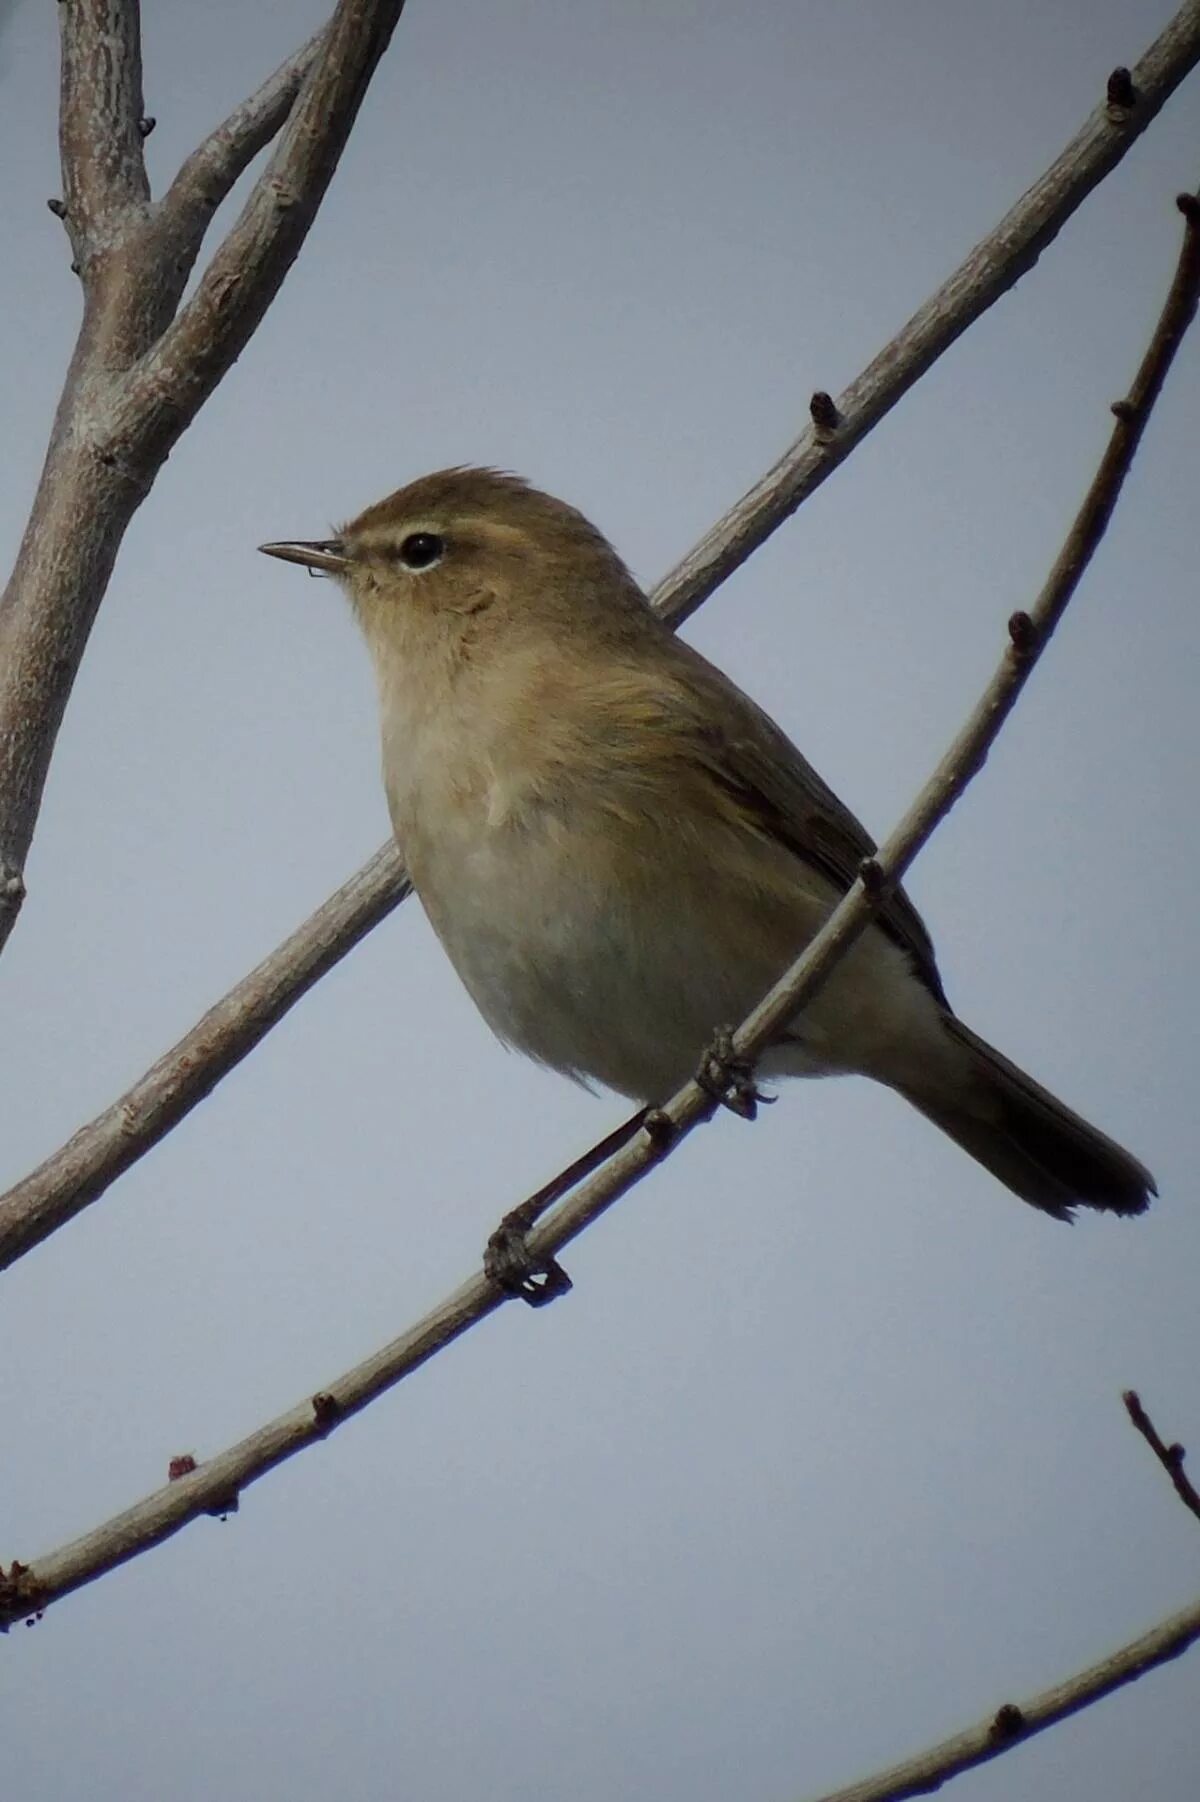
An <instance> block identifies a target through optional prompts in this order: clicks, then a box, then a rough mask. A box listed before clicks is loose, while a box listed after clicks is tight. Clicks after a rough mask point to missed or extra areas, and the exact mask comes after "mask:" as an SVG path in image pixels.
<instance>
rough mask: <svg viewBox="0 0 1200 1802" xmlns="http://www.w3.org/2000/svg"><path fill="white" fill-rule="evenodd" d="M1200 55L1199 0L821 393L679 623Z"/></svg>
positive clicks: (959, 323) (719, 549)
mask: <svg viewBox="0 0 1200 1802" xmlns="http://www.w3.org/2000/svg"><path fill="white" fill-rule="evenodd" d="M1198 59H1200V0H1193V4H1190V5H1187V6H1183V7H1181V8H1180V10H1179V11H1178V12H1177V13H1176V15H1175V17H1174V18H1173V19H1172V20H1171V23H1170V24H1169V25H1168V26H1167V28H1166V30H1165V31H1164V32H1163V33H1162V34H1161V36H1160V37H1158V38H1156V39H1155V41H1154V43H1153V44H1151V46H1150V48H1149V49H1148V50H1147V51H1146V54H1145V55H1144V56H1143V57H1142V59H1141V61H1140V62H1139V63H1138V64H1137V65H1136V67H1135V68H1134V69H1133V70H1132V71H1130V70H1127V69H1122V70H1119V71H1117V72H1116V74H1117V75H1120V76H1122V77H1123V78H1124V79H1123V81H1117V80H1116V79H1115V78H1114V77H1110V79H1109V84H1108V92H1107V95H1106V98H1105V100H1104V101H1103V102H1102V104H1101V105H1100V106H1099V107H1097V109H1096V110H1095V112H1093V113H1092V114H1091V116H1090V117H1089V118H1088V119H1087V120H1086V121H1085V123H1084V124H1083V126H1082V127H1081V129H1080V130H1079V131H1078V132H1076V134H1075V136H1074V137H1073V138H1072V139H1071V142H1070V143H1069V144H1068V145H1067V147H1066V149H1065V150H1064V151H1063V152H1062V154H1061V155H1060V156H1058V157H1056V159H1055V160H1054V162H1053V163H1051V165H1050V167H1049V168H1048V169H1047V170H1046V173H1045V174H1044V175H1043V176H1041V177H1040V178H1039V179H1038V180H1037V181H1036V182H1035V183H1034V184H1033V186H1032V187H1031V188H1030V189H1029V190H1028V191H1027V192H1026V193H1024V194H1023V195H1022V196H1021V198H1020V200H1018V201H1017V203H1016V205H1015V206H1014V207H1012V208H1011V209H1010V211H1009V212H1007V213H1006V214H1005V216H1004V218H1003V219H1001V221H1000V223H999V225H997V226H996V228H995V230H994V231H992V232H989V234H988V236H987V237H986V238H984V239H983V240H982V241H981V242H980V243H979V244H977V245H976V246H975V249H974V250H973V251H972V252H971V254H970V256H968V257H967V259H966V261H965V262H964V263H961V264H960V265H959V267H958V268H957V269H956V270H955V271H954V274H953V275H952V276H951V277H950V278H949V280H948V281H946V282H944V283H943V284H942V286H941V287H940V288H939V289H938V291H937V293H936V294H934V295H932V296H931V298H930V299H929V300H927V301H926V302H925V304H924V306H922V307H921V308H919V310H918V311H917V312H916V313H914V314H913V316H912V318H911V319H910V320H909V322H908V324H907V325H906V326H905V327H904V328H903V330H901V331H900V332H898V333H897V334H896V336H895V337H894V338H893V339H892V341H891V343H890V344H887V345H885V346H884V348H883V350H881V351H880V353H879V355H878V356H877V357H876V358H875V360H874V362H873V363H870V364H869V365H868V366H867V368H866V369H864V370H863V372H862V374H861V375H860V376H858V377H856V379H855V380H854V381H853V382H852V383H851V384H850V386H849V387H848V388H847V389H846V391H845V393H844V394H842V395H841V396H840V397H839V398H838V400H837V401H836V402H835V401H833V400H832V399H831V397H830V396H829V395H827V394H824V393H821V394H818V395H815V396H814V403H815V404H814V419H813V424H812V426H811V427H810V428H809V430H808V431H806V432H805V433H804V434H803V435H802V436H801V437H800V438H798V439H797V440H796V442H795V444H793V445H792V446H791V448H790V449H789V450H787V451H785V452H784V454H783V456H782V457H781V458H780V460H779V462H778V463H776V464H775V466H774V468H772V469H770V470H768V471H767V473H766V475H765V476H763V477H762V479H761V481H759V482H757V483H756V484H755V486H754V487H753V488H752V489H751V490H750V491H749V493H748V494H746V495H745V496H744V497H743V498H742V500H741V501H739V502H738V504H737V506H736V507H734V508H732V509H731V510H730V511H729V512H728V513H727V514H726V515H725V517H724V519H722V520H721V521H720V522H719V523H718V524H717V525H716V526H714V528H713V530H712V531H711V532H710V533H709V534H708V536H707V537H706V538H702V539H701V540H700V543H699V544H698V545H697V546H696V548H695V550H693V551H692V552H691V553H690V554H689V556H687V557H686V558H685V559H684V561H683V562H682V563H680V564H678V565H677V566H676V568H675V569H673V570H672V571H671V573H670V575H669V576H668V577H667V582H668V584H669V585H670V587H671V591H672V593H673V595H674V597H675V602H674V605H675V617H676V618H677V619H680V620H682V619H687V618H688V617H689V615H690V614H691V613H692V612H693V611H694V610H695V608H696V607H698V606H699V604H700V602H701V601H702V600H703V599H704V598H705V596H706V595H708V594H710V593H711V592H712V589H713V587H714V586H715V584H716V583H717V582H722V581H724V579H725V577H726V576H728V575H730V574H732V572H733V571H734V570H735V569H738V568H739V567H740V566H741V564H743V563H744V562H745V561H746V558H747V557H748V556H749V555H750V553H751V552H752V551H753V550H755V549H757V547H758V546H759V545H760V544H761V543H762V542H763V541H764V539H766V538H767V537H769V535H770V534H771V532H773V531H774V529H775V527H776V526H777V525H779V524H780V522H781V521H782V520H784V519H787V518H788V517H789V515H790V514H792V513H793V512H794V511H795V510H796V508H797V507H798V506H799V504H800V502H801V501H802V500H804V499H806V497H807V496H808V495H810V494H812V493H813V491H814V489H816V488H819V487H820V485H821V483H822V482H823V481H824V480H825V478H826V476H827V475H829V473H830V472H831V470H834V469H836V468H837V466H838V464H839V463H840V462H841V461H842V459H843V458H844V457H846V456H848V455H849V453H850V452H851V451H852V450H853V449H854V447H855V445H856V444H858V443H859V442H860V440H861V439H862V438H864V437H865V436H866V434H867V433H868V432H869V431H870V430H871V429H872V427H874V426H876V425H878V424H879V421H880V420H881V419H882V418H883V417H884V415H885V414H886V413H888V412H889V411H890V410H891V408H892V407H894V406H895V404H896V402H897V401H898V400H899V399H900V398H901V396H902V395H904V394H906V393H907V392H908V390H909V389H910V388H911V387H912V385H913V383H914V382H916V381H918V380H919V379H920V377H921V376H923V375H924V374H925V372H926V370H927V369H929V368H930V367H931V365H932V364H933V363H935V362H936V361H937V359H938V358H939V357H940V356H941V355H942V353H943V352H944V351H947V350H949V348H950V346H951V345H952V344H953V343H954V342H955V340H956V339H958V338H960V337H961V336H962V334H963V333H964V332H965V331H966V330H967V328H968V326H970V325H973V324H974V322H975V320H976V319H978V318H979V316H980V314H982V313H985V312H986V311H987V309H988V308H989V307H990V306H992V305H993V304H994V303H995V302H996V301H997V300H999V299H1000V297H1001V296H1002V295H1003V294H1006V293H1007V292H1008V290H1009V289H1010V288H1012V287H1013V286H1015V284H1016V283H1017V282H1018V281H1019V280H1020V278H1021V276H1023V275H1024V274H1026V273H1027V271H1028V270H1030V269H1032V268H1033V265H1034V264H1035V263H1036V262H1037V260H1038V258H1039V257H1040V256H1041V254H1042V252H1043V250H1045V248H1046V246H1047V245H1048V244H1050V243H1051V242H1052V241H1053V239H1054V238H1056V237H1057V236H1058V234H1059V232H1060V231H1061V230H1062V228H1063V226H1064V225H1065V224H1066V222H1067V220H1068V219H1069V218H1070V217H1071V214H1072V213H1074V212H1075V211H1076V209H1077V208H1078V207H1079V205H1080V204H1081V202H1082V201H1084V200H1085V199H1086V198H1087V196H1088V195H1089V194H1090V193H1091V191H1092V189H1093V188H1095V187H1096V186H1098V184H1099V183H1100V182H1101V181H1103V180H1104V177H1105V176H1106V175H1108V174H1109V173H1110V171H1111V170H1112V169H1114V168H1115V167H1116V165H1117V164H1118V163H1119V162H1120V160H1121V158H1122V157H1123V156H1124V154H1125V152H1126V151H1127V150H1128V149H1129V146H1130V144H1131V143H1132V142H1133V140H1134V138H1135V137H1137V136H1140V134H1141V133H1142V132H1143V131H1144V130H1145V129H1146V127H1147V125H1149V123H1150V121H1151V120H1152V119H1153V118H1154V117H1155V116H1156V115H1157V114H1158V113H1159V111H1160V110H1161V109H1162V107H1163V106H1164V105H1165V104H1166V102H1167V100H1169V99H1170V97H1171V95H1172V94H1173V93H1174V91H1175V89H1176V88H1177V87H1178V86H1179V83H1180V82H1181V81H1182V80H1183V77H1184V75H1185V74H1186V73H1187V72H1188V71H1189V70H1191V69H1192V68H1193V67H1194V66H1195V63H1196V62H1197V60H1198Z"/></svg>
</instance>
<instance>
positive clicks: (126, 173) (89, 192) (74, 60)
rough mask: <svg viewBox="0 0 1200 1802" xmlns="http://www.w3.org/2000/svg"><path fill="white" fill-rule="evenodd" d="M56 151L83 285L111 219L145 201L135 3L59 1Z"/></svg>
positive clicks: (147, 188)
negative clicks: (83, 277)
mask: <svg viewBox="0 0 1200 1802" xmlns="http://www.w3.org/2000/svg"><path fill="white" fill-rule="evenodd" d="M58 12H59V17H60V19H61V26H60V30H61V34H62V74H61V88H60V99H59V152H60V155H61V159H62V174H63V200H64V204H65V207H66V218H67V222H68V225H69V228H70V231H71V237H72V242H73V244H74V247H75V255H76V260H77V261H78V262H79V263H80V264H81V265H82V268H83V272H84V275H85V279H86V276H87V271H88V265H89V263H90V260H91V254H92V253H93V252H94V251H95V250H96V249H98V248H99V247H100V246H101V244H102V242H103V239H104V235H105V233H106V229H107V228H108V227H109V226H110V225H111V223H112V220H113V215H114V214H117V213H120V212H123V211H125V210H126V209H128V208H130V207H144V206H145V205H146V203H147V201H148V200H149V198H150V184H149V182H148V181H147V179H146V163H145V158H144V156H143V153H142V132H141V129H140V126H141V119H142V40H141V25H140V20H139V8H138V0H64V4H62V5H60V6H59V8H58Z"/></svg>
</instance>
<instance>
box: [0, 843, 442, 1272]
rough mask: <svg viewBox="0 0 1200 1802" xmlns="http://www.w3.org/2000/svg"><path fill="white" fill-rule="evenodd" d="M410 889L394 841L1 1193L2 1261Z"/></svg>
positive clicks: (230, 1059) (104, 1180)
mask: <svg viewBox="0 0 1200 1802" xmlns="http://www.w3.org/2000/svg"><path fill="white" fill-rule="evenodd" d="M408 892H409V884H408V879H407V877H406V876H405V874H404V866H403V864H402V863H401V861H400V853H399V852H398V851H397V849H396V847H395V845H394V844H387V845H385V846H384V847H383V848H382V850H380V851H378V852H377V853H376V854H375V856H374V857H373V858H372V859H371V861H370V863H368V864H367V865H366V867H365V868H364V869H362V870H360V871H359V872H358V874H357V875H356V876H353V877H351V879H350V881H349V882H347V883H346V885H345V886H344V887H343V888H340V889H338V891H337V893H336V894H334V895H331V896H330V898H329V900H328V901H326V903H325V905H324V906H323V907H320V908H318V910H317V912H316V913H315V914H313V915H312V916H311V918H309V919H308V920H306V921H305V922H304V924H303V925H302V926H301V927H300V928H299V929H298V930H297V931H296V932H294V933H293V934H292V935H291V937H290V938H287V939H285V940H284V941H283V944H282V945H280V946H279V947H278V949H277V950H275V951H273V952H272V953H271V955H270V956H269V957H267V958H265V959H264V960H263V962H262V963H260V964H258V965H257V966H256V967H255V968H254V969H253V970H251V972H250V974H249V975H248V976H244V977H243V978H242V980H241V982H239V983H238V984H237V986H236V987H235V988H232V989H231V990H230V991H229V993H228V994H227V995H226V996H225V997H224V998H223V999H222V1000H220V1001H218V1003H217V1005H216V1006H215V1007H212V1008H210V1009H209V1011H208V1012H207V1013H206V1014H205V1015H204V1016H203V1017H202V1018H201V1019H200V1020H199V1021H198V1022H197V1023H196V1025H195V1026H193V1027H192V1029H191V1031H190V1032H189V1033H187V1034H185V1036H184V1037H183V1038H182V1039H180V1041H179V1043H178V1044H177V1045H174V1046H172V1048H171V1050H170V1051H168V1052H167V1053H166V1054H165V1056H163V1057H161V1058H159V1060H158V1062H157V1063H156V1064H153V1065H152V1066H151V1068H150V1069H149V1070H147V1072H146V1074H145V1075H144V1076H142V1077H141V1078H139V1080H138V1081H137V1082H136V1083H134V1085H133V1087H132V1088H131V1089H128V1090H126V1092H125V1094H124V1095H122V1096H121V1098H120V1100H119V1101H115V1102H114V1103H113V1104H112V1106H111V1107H107V1108H105V1110H104V1112H103V1113H102V1114H98V1115H97V1116H96V1118H95V1119H94V1120H91V1121H89V1122H88V1124H87V1125H86V1126H83V1127H81V1128H80V1130H79V1131H78V1132H77V1133H76V1134H75V1135H74V1136H73V1137H72V1138H71V1139H69V1140H68V1141H67V1143H66V1144H65V1145H64V1146H63V1147H62V1149H61V1150H59V1151H57V1152H55V1154H54V1156H53V1157H51V1158H49V1159H47V1161H46V1162H45V1163H44V1164H42V1165H40V1166H39V1167H38V1169H36V1170H34V1171H33V1172H31V1174H30V1175H29V1176H27V1177H26V1178H25V1179H24V1181H22V1182H19V1183H17V1184H16V1186H15V1187H14V1188H12V1189H10V1190H9V1192H8V1194H7V1195H5V1196H3V1197H0V1269H3V1268H4V1267H5V1266H7V1265H8V1264H11V1263H13V1262H14V1261H15V1259H17V1258H19V1257H21V1256H22V1254H23V1253H24V1252H26V1251H28V1250H30V1248H31V1247H32V1246H34V1245H38V1244H40V1243H41V1241H42V1240H43V1239H45V1238H48V1237H49V1235H50V1234H51V1233H52V1232H53V1231H54V1230H55V1228H56V1227H59V1226H62V1225H63V1224H64V1222H65V1221H67V1220H70V1219H72V1218H73V1217H74V1216H75V1215H76V1214H78V1213H79V1211H80V1210H81V1209H82V1208H85V1207H86V1206H87V1204H88V1203H89V1202H90V1201H94V1200H95V1199H96V1196H97V1195H99V1194H101V1193H103V1191H104V1190H105V1189H106V1188H107V1187H108V1185H109V1183H111V1182H114V1181H115V1180H116V1178H117V1177H118V1176H120V1175H121V1173H122V1171H124V1170H128V1168H129V1166H130V1165H131V1164H133V1163H136V1162H137V1160H138V1158H140V1157H142V1156H144V1154H145V1153H146V1152H147V1151H149V1150H150V1148H151V1146H153V1145H156V1144H157V1143H158V1141H159V1140H160V1139H161V1138H163V1137H164V1136H165V1135H166V1134H167V1133H168V1132H170V1130H171V1128H172V1127H173V1126H175V1125H177V1123H178V1122H179V1121H180V1120H182V1119H183V1117H184V1115H185V1114H187V1113H190V1112H191V1110H192V1108H194V1107H195V1106H196V1105H197V1103H198V1102H200V1101H203V1099H204V1097H205V1096H206V1095H207V1094H208V1093H209V1091H210V1090H211V1089H212V1088H213V1087H214V1085H215V1084H216V1083H218V1082H219V1081H220V1080H221V1078H222V1076H224V1075H226V1074H227V1072H228V1071H230V1070H232V1069H234V1068H235V1066H236V1065H237V1064H239V1063H240V1062H241V1060H242V1059H243V1058H244V1057H245V1056H246V1054H247V1053H248V1052H249V1051H251V1050H253V1048H254V1046H255V1045H257V1044H258V1042H259V1040H260V1039H261V1038H262V1037H263V1035H264V1033H266V1032H268V1031H269V1030H270V1028H271V1027H272V1026H274V1025H275V1024H276V1023H277V1022H278V1021H279V1020H281V1019H282V1018H283V1016H284V1014H286V1013H287V1011H288V1009H289V1008H290V1007H293V1006H294V1005H295V1003H296V1002H297V1001H298V1000H299V999H300V997H301V995H303V994H304V993H305V992H306V991H307V990H308V989H310V988H311V987H312V985H313V983H315V982H316V981H318V980H319V978H320V977H322V976H323V975H324V974H325V972H326V970H328V969H329V968H330V967H331V966H332V965H333V964H334V963H336V962H337V961H338V959H339V958H341V957H344V956H345V954H346V952H347V951H348V950H349V949H350V947H351V945H354V944H356V943H357V942H358V940H359V939H360V938H362V937H363V935H364V934H365V933H367V932H369V931H370V930H371V928H372V926H375V925H376V924H377V923H378V922H379V921H380V920H382V919H383V918H384V916H385V915H386V914H389V913H391V911H392V909H393V908H394V907H397V906H398V905H399V904H400V902H401V901H403V899H404V897H405V895H407V894H408Z"/></svg>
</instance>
